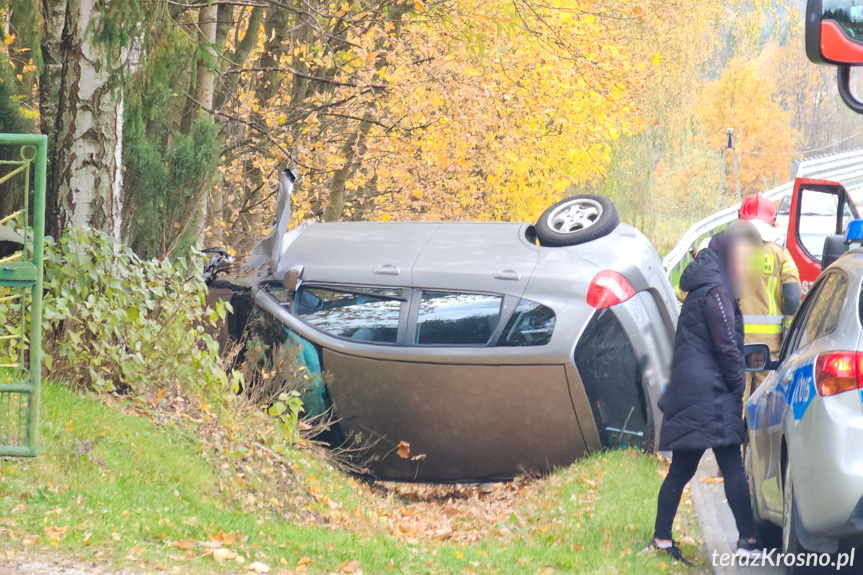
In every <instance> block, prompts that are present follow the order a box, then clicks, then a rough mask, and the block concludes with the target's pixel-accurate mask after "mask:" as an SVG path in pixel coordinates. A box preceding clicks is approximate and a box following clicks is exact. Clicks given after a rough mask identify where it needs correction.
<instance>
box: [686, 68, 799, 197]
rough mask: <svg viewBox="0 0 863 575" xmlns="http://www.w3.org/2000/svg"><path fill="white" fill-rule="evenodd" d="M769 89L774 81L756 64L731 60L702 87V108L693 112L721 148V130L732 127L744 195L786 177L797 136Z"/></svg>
mask: <svg viewBox="0 0 863 575" xmlns="http://www.w3.org/2000/svg"><path fill="white" fill-rule="evenodd" d="M774 92H775V86H774V84H773V83H772V82H771V81H770V78H769V77H766V76H765V75H763V74H761V73H760V72H759V70H758V67H757V65H756V64H754V63H751V62H748V61H744V60H740V59H737V60H732V61H731V62H730V63H729V65H728V68H727V69H726V71H725V72H724V73H723V75H722V77H721V78H720V79H719V80H717V81H716V82H713V83H711V84H709V85H708V86H707V88H706V89H705V91H704V97H703V100H704V103H705V106H704V107H703V108H702V109H701V110H700V111H699V112H700V118H701V121H702V123H703V124H704V129H705V131H706V133H707V135H708V138H709V140H710V142H711V146H717V147H720V146H722V145H723V143H724V142H725V138H726V129H727V128H733V129H734V137H735V140H736V145H737V152H738V155H739V158H740V187H741V190H742V192H743V195H744V196H746V195H749V194H753V193H756V192H760V191H763V190H764V189H769V188H770V187H772V185H774V184H776V183H781V182H783V181H787V180H788V169H789V164H790V155H791V154H792V153H793V152H794V150H795V147H796V146H797V144H798V141H799V134H798V133H797V131H796V130H795V129H794V128H793V127H792V125H791V120H792V115H791V113H790V112H789V111H787V110H785V109H783V108H782V106H780V105H779V103H777V102H776V101H774V100H773V94H774ZM729 177H732V176H731V175H729ZM733 186H734V182H733V180H729V187H732V188H733Z"/></svg>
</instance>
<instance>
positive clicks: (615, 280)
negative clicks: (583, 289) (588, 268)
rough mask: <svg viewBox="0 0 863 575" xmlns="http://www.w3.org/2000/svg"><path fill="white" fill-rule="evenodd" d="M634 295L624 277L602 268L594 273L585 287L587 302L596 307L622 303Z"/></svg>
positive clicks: (603, 307) (601, 307)
mask: <svg viewBox="0 0 863 575" xmlns="http://www.w3.org/2000/svg"><path fill="white" fill-rule="evenodd" d="M634 295H635V290H634V289H632V286H631V285H630V284H629V282H628V281H626V278H625V277H623V276H622V275H620V274H619V273H617V272H614V271H611V270H603V271H601V272H599V273H598V274H596V276H595V277H594V278H593V280H592V281H591V282H590V286H589V287H588V288H587V303H588V305H590V306H591V307H595V308H596V309H605V308H607V307H611V306H613V305H617V304H619V303H623V302H625V301H626V300H628V299H629V298H631V297H632V296H634Z"/></svg>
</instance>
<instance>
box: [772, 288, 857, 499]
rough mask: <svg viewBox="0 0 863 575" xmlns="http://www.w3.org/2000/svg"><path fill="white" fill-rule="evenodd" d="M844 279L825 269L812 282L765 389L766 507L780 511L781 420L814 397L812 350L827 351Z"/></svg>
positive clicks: (795, 417)
mask: <svg viewBox="0 0 863 575" xmlns="http://www.w3.org/2000/svg"><path fill="white" fill-rule="evenodd" d="M847 287H848V282H847V279H846V278H845V276H844V274H843V273H842V272H839V271H830V272H828V273H826V274H824V275H823V276H822V277H821V278H819V280H818V281H817V282H816V283H815V285H814V286H813V288H812V290H811V291H810V292H809V294H808V295H807V296H806V298H805V299H804V300H803V305H802V307H801V309H800V311H799V312H798V313H797V315H796V317H795V318H794V322H793V323H792V325H791V330H790V331H789V333H788V337H787V339H786V341H785V347H784V348H783V350H782V355H781V358H780V361H781V365H780V368H779V370H778V373H777V377H776V378H774V379H772V380H771V382H772V383H771V385H772V389H770V390H768V391H767V398H766V401H767V407H766V409H767V417H766V419H767V422H766V423H767V433H768V436H769V444H770V458H769V466H768V467H769V469H768V471H767V473H766V474H765V475H766V477H765V480H764V485H763V487H762V493H763V495H764V501H765V504H766V505H767V507H768V508H769V509H770V510H772V511H776V512H781V511H782V485H781V481H782V469H781V464H782V461H781V459H782V440H783V438H784V435H785V430H786V429H788V428H789V426H788V425H786V424H792V425H793V423H794V422H797V421H800V420H801V419H802V418H803V416H804V415H805V413H806V408H807V407H808V406H809V403H810V402H811V401H812V399H813V398H814V396H815V394H816V391H815V382H814V379H813V366H814V364H815V361H816V359H817V358H818V354H820V353H821V352H823V351H829V348H830V347H831V345H832V344H831V343H830V341H829V338H825V337H824V336H825V335H829V334H830V333H832V332H833V329H835V327H836V323H837V320H838V317H839V315H838V314H839V313H841V306H840V305H837V303H836V302H837V300H841V299H842V298H844V295H845V292H846V291H847Z"/></svg>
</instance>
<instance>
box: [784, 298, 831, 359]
mask: <svg viewBox="0 0 863 575" xmlns="http://www.w3.org/2000/svg"><path fill="white" fill-rule="evenodd" d="M823 287H824V282H823V281H821V282H817V283H816V284H815V285H814V286H813V287H812V289H811V290H810V291H809V294H807V296H806V299H804V300H803V304H802V305H801V306H800V309H799V310H798V311H797V315H796V316H795V317H794V321H793V322H792V324H791V330H790V331H789V332H788V336H787V337H786V338H785V346H784V348H783V352H782V357H783V358H784V357H787V356H788V355H789V354H791V353H794V352H795V351H797V349H798V348H799V347H800V344H799V342H800V339H801V337H802V333H803V330H804V328H805V327H806V325H807V323H808V322H809V317H810V315H811V313H812V308H813V305H814V303H815V300H816V298H817V297H818V295H819V293H820V292H821V289H822V288H823Z"/></svg>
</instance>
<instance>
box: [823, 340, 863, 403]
mask: <svg viewBox="0 0 863 575" xmlns="http://www.w3.org/2000/svg"><path fill="white" fill-rule="evenodd" d="M861 368H863V354H861V353H860V352H856V351H831V352H827V353H822V354H821V355H819V356H818V359H817V360H816V361H815V387H816V388H817V389H818V393H819V395H821V396H823V397H828V396H831V395H836V394H837V393H842V392H844V391H851V390H852V389H861V388H863V369H861Z"/></svg>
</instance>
